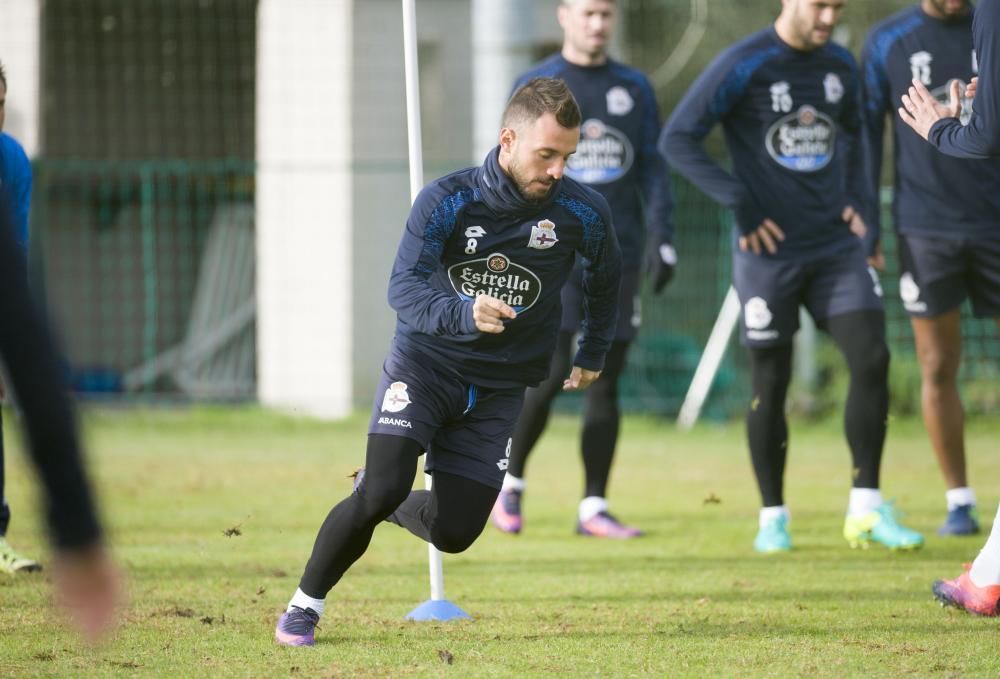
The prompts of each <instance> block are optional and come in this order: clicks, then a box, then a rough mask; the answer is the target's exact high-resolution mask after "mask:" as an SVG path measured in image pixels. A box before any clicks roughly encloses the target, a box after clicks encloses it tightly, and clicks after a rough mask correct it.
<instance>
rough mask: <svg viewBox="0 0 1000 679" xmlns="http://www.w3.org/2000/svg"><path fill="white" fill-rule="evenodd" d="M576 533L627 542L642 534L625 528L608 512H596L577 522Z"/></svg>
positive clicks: (635, 529)
mask: <svg viewBox="0 0 1000 679" xmlns="http://www.w3.org/2000/svg"><path fill="white" fill-rule="evenodd" d="M576 532H577V533H579V534H580V535H587V536H589V537H594V538H611V539H612V540H628V539H630V538H637V537H640V536H641V535H642V534H643V533H642V531H641V530H639V529H638V528H636V527H635V526H626V525H625V524H624V523H622V522H621V521H619V520H618V519H616V518H615V517H614V516H612V515H611V514H609V513H608V512H598V513H597V514H594V515H593V516H592V517H590V518H589V519H587V520H586V521H578V522H577V524H576Z"/></svg>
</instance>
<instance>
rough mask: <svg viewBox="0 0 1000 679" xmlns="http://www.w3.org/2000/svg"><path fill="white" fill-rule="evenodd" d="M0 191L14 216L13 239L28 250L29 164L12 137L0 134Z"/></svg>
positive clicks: (23, 249) (25, 155)
mask: <svg viewBox="0 0 1000 679" xmlns="http://www.w3.org/2000/svg"><path fill="white" fill-rule="evenodd" d="M0 191H2V192H3V193H4V194H6V199H7V202H8V205H9V208H8V209H11V210H13V216H14V238H15V240H16V241H17V244H18V245H19V246H20V247H21V250H22V251H26V250H27V249H28V210H29V208H30V207H31V163H30V162H29V161H28V156H27V154H26V153H25V152H24V148H22V146H21V145H20V144H19V143H18V142H17V140H16V139H14V137H12V136H10V135H9V134H7V133H6V132H0Z"/></svg>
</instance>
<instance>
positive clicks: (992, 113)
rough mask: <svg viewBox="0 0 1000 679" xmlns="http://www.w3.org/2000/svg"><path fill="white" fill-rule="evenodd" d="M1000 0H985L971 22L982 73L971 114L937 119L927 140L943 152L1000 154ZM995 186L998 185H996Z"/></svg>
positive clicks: (970, 155) (963, 155)
mask: <svg viewBox="0 0 1000 679" xmlns="http://www.w3.org/2000/svg"><path fill="white" fill-rule="evenodd" d="M998 29H1000V0H982V2H980V3H979V5H978V6H977V7H976V18H975V19H974V21H973V23H972V42H973V44H974V45H975V48H976V57H977V61H978V63H979V71H980V72H981V73H982V74H983V77H982V78H980V79H979V84H978V86H977V87H976V96H975V97H974V98H973V100H972V116H971V117H970V118H969V121H968V124H966V125H964V126H963V125H962V123H961V121H959V120H956V119H955V118H946V119H945V120H939V121H938V122H936V123H934V125H933V126H932V127H931V130H930V136H929V137H928V140H929V141H930V142H931V143H932V144H934V146H936V147H937V148H938V150H939V151H941V152H942V153H947V154H948V155H949V156H957V157H959V158H989V157H992V156H997V155H1000V30H998ZM994 190H996V189H994Z"/></svg>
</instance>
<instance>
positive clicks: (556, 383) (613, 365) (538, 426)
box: [507, 332, 629, 497]
mask: <svg viewBox="0 0 1000 679" xmlns="http://www.w3.org/2000/svg"><path fill="white" fill-rule="evenodd" d="M572 342H573V334H572V333H568V332H561V333H559V338H558V340H557V342H556V352H555V354H554V355H553V357H552V367H551V369H550V373H549V377H548V378H547V379H546V380H545V381H544V382H542V383H541V384H539V385H538V386H537V387H535V388H534V389H528V391H527V393H526V394H525V397H524V408H522V410H521V417H520V419H519V420H518V422H517V428H516V429H515V430H514V440H513V443H512V444H511V448H510V467H509V468H508V470H507V471H508V473H509V474H510V475H511V476H516V477H518V478H523V477H524V469H525V465H526V464H527V461H528V456H529V455H530V454H531V451H532V449H533V448H534V447H535V444H536V443H537V442H538V439H539V437H541V435H542V432H543V431H545V425H546V424H548V421H549V413H550V412H551V410H552V401H554V400H555V398H556V396H557V395H558V394H559V393H560V392H561V391H562V383H563V379H564V378H565V377H566V376H567V375H569V372H570V360H571V358H572V346H571V345H572ZM628 347H629V343H628V342H612V344H611V348H610V349H609V350H608V355H607V357H606V358H605V360H604V370H603V371H602V372H601V377H600V379H599V380H597V381H596V382H594V383H593V384H592V385H590V387H588V388H587V390H586V391H584V392H583V394H584V406H583V431H582V432H581V444H580V447H581V451H582V453H583V472H584V484H585V485H584V492H583V494H584V497H590V496H597V497H604V496H605V494H606V492H607V487H608V477H609V476H610V474H611V461H612V460H613V459H614V455H615V445H616V444H617V443H618V427H619V423H620V421H621V414H620V413H619V410H618V378H619V377H621V373H622V369H623V368H624V367H625V357H626V354H627V353H628Z"/></svg>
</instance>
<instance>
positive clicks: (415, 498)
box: [275, 78, 621, 646]
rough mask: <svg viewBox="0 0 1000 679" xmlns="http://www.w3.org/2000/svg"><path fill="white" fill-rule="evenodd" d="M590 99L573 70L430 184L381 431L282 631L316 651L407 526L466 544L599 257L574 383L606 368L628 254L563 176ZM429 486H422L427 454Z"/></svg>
mask: <svg viewBox="0 0 1000 679" xmlns="http://www.w3.org/2000/svg"><path fill="white" fill-rule="evenodd" d="M580 122H581V118H580V109H579V107H578V106H577V103H576V100H575V99H574V98H573V95H572V93H571V92H570V91H569V89H568V88H567V87H566V84H565V83H563V82H562V81H561V80H554V79H552V78H536V79H533V80H531V81H529V82H528V83H526V84H525V85H524V86H523V87H521V88H520V89H518V90H517V91H516V92H515V93H514V96H513V97H511V100H510V102H509V103H508V104H507V107H506V110H505V111H504V114H503V118H502V123H501V124H502V128H501V130H500V134H499V140H498V141H499V144H498V145H497V146H496V147H494V148H493V149H492V150H491V151H490V152H489V153H488V154H487V156H486V158H485V160H484V162H483V164H482V165H481V166H479V167H470V168H467V169H465V170H460V171H458V172H455V173H452V174H450V175H447V176H445V177H442V178H440V179H438V180H436V181H433V182H431V183H430V184H428V185H427V186H426V187H425V188H424V189H423V190H422V191H421V192H420V194H419V195H418V196H417V199H416V200H415V201H414V203H413V207H412V208H411V210H410V215H409V218H408V219H407V221H406V229H405V231H404V232H403V236H402V240H401V241H400V244H399V248H398V250H397V252H396V259H395V262H394V263H393V267H392V274H391V276H390V279H389V304H390V305H391V306H392V308H393V309H394V310H395V311H396V321H397V322H396V334H395V336H394V337H393V339H392V344H391V346H390V349H389V353H388V356H387V357H386V359H385V363H384V364H383V366H382V377H381V380H380V382H379V385H378V387H377V389H376V397H375V403H374V404H373V408H372V416H371V420H370V421H369V425H368V446H367V451H366V455H365V469H364V473H363V475H359V476H358V477H357V478H356V482H355V488H354V492H353V493H352V494H351V495H350V496H349V497H348V498H347V499H345V500H343V501H341V502H340V503H339V504H337V505H336V506H335V507H334V508H333V509H331V510H330V513H329V514H328V515H327V517H326V519H325V520H324V522H323V524H322V526H320V529H319V533H318V534H317V536H316V541H315V543H314V545H313V550H312V554H311V556H310V557H309V561H308V562H307V563H306V567H305V571H304V573H303V575H302V578H301V580H300V581H299V587H298V589H297V590H296V591H295V593H294V595H293V596H292V598H291V601H289V604H288V607H287V609H286V611H285V613H284V614H283V615H282V616H281V618H280V619H279V620H278V624H277V627H276V629H275V639H276V640H277V642H278V643H279V644H282V645H286V646H312V645H313V644H314V643H315V636H314V633H315V629H316V625H317V623H318V622H319V620H320V616H322V615H323V611H324V608H325V601H326V597H327V595H328V594H329V592H330V590H332V589H333V587H334V586H335V585H336V584H337V582H338V581H339V580H340V579H341V578H342V577H343V575H344V573H345V572H346V571H347V570H348V569H349V568H350V567H351V566H352V565H353V564H354V563H355V562H356V561H357V560H358V559H359V558H361V556H362V555H363V554H364V553H365V551H366V550H367V549H368V544H369V542H370V541H371V539H372V535H373V533H374V531H375V528H376V526H378V524H379V523H381V522H382V521H389V522H391V523H395V524H397V525H399V526H401V527H403V528H405V529H407V530H408V531H410V532H411V533H413V534H414V535H416V536H417V537H419V538H420V539H422V540H424V541H426V542H429V543H431V544H433V545H434V546H435V547H436V548H437V549H439V550H441V551H442V552H449V553H457V552H462V551H465V550H466V549H468V548H469V547H470V546H471V545H472V543H473V542H475V540H476V538H478V537H479V535H480V533H482V530H483V528H485V526H486V523H487V521H488V520H489V516H490V510H491V508H492V507H493V505H494V503H495V502H496V498H497V495H498V493H499V492H500V487H501V484H502V482H503V477H504V472H505V471H506V470H507V466H508V463H509V457H510V449H511V436H512V434H513V432H514V425H515V423H516V422H517V417H518V415H519V414H520V412H521V405H522V403H523V401H524V391H525V388H526V387H528V386H534V385H536V384H538V383H539V382H541V381H542V380H543V379H545V377H546V376H547V375H548V371H549V370H548V369H549V362H550V359H551V356H552V352H553V350H554V349H555V343H556V336H557V334H558V331H559V318H560V308H559V307H560V291H561V290H562V287H563V285H565V284H566V281H567V279H568V278H569V277H570V274H571V272H572V270H573V266H574V263H575V261H576V257H577V255H578V254H580V255H582V256H583V257H584V258H585V259H586V261H587V267H586V271H585V273H584V279H583V288H584V291H585V296H586V310H587V312H586V316H585V319H584V322H583V328H584V331H583V339H582V340H581V342H580V346H579V350H578V351H577V353H576V357H575V359H574V361H573V370H572V372H571V373H570V375H569V377H568V378H567V379H565V380H564V381H563V388H564V389H567V390H574V389H584V388H587V387H589V386H590V385H592V384H593V383H594V381H595V380H597V378H598V377H599V376H600V374H601V370H602V369H603V368H604V360H605V355H606V354H607V352H608V347H609V346H610V345H611V340H612V337H613V336H614V328H615V322H616V318H617V303H618V286H619V281H620V278H621V254H620V253H619V250H618V242H617V240H616V239H615V233H614V226H613V224H612V221H611V212H610V209H609V208H608V204H607V201H605V200H604V198H603V197H601V195H600V194H598V193H597V192H596V191H593V190H591V189H590V188H588V187H587V186H585V185H583V184H580V183H578V182H576V181H574V180H573V179H570V178H569V177H567V176H564V173H565V170H566V164H567V161H568V159H569V158H570V156H572V155H573V153H574V152H575V151H576V148H577V142H578V141H579V139H580ZM424 452H426V453H427V459H426V461H425V464H424V470H425V471H426V472H427V473H429V474H432V475H433V478H434V483H433V485H432V489H431V490H430V491H426V490H417V491H414V490H411V489H412V487H413V479H414V476H415V475H416V472H417V463H418V460H419V458H420V456H421V455H423V454H424Z"/></svg>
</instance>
